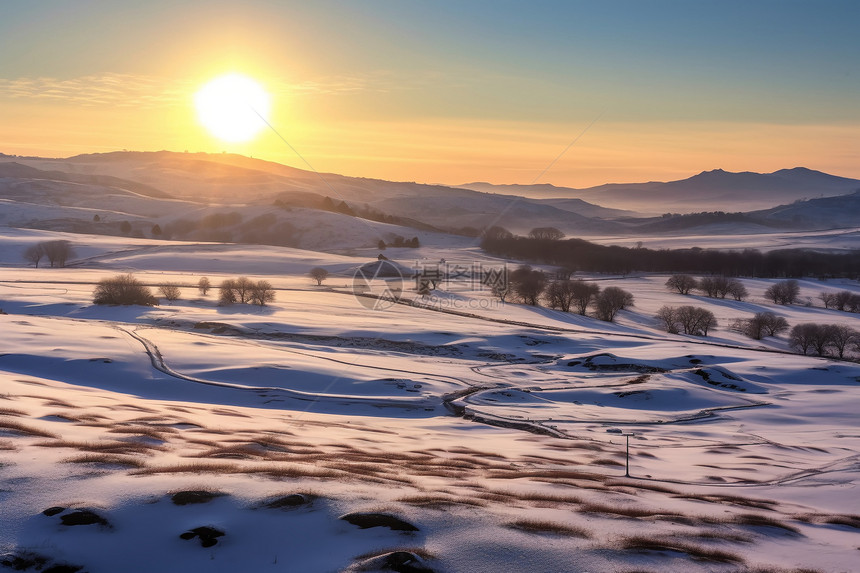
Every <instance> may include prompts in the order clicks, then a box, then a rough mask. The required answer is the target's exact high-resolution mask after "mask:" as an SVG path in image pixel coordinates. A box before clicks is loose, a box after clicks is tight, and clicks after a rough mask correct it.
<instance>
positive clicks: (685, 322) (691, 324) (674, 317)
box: [656, 306, 717, 336]
mask: <svg viewBox="0 0 860 573" xmlns="http://www.w3.org/2000/svg"><path fill="white" fill-rule="evenodd" d="M656 318H657V319H658V320H660V321H661V322H662V323H663V324H664V326H665V328H666V332H669V333H671V334H677V333H678V332H679V331H680V330H683V331H684V334H690V335H693V336H707V335H708V331H709V330H710V329H711V328H714V327H715V326H717V319H716V318H715V317H714V313H712V312H711V311H709V310H707V309H704V308H701V307H699V306H680V307H677V308H675V307H671V306H664V307H662V308H661V309H660V310H659V311H657V315H656Z"/></svg>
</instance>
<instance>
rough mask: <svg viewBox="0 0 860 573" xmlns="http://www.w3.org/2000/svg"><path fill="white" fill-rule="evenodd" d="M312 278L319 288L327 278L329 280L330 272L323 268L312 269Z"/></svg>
mask: <svg viewBox="0 0 860 573" xmlns="http://www.w3.org/2000/svg"><path fill="white" fill-rule="evenodd" d="M309 274H310V275H311V278H312V279H314V280H315V281H317V286H319V285H321V284H322V283H323V281H324V280H326V278H328V271H327V270H325V269H324V268H322V267H314V268H312V269H311V271H310V273H309Z"/></svg>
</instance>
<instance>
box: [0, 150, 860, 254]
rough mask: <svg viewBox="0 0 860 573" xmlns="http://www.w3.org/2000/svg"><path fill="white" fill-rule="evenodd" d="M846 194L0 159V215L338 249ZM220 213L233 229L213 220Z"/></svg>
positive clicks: (827, 204)
mask: <svg viewBox="0 0 860 573" xmlns="http://www.w3.org/2000/svg"><path fill="white" fill-rule="evenodd" d="M858 190H860V180H857V179H849V178H845V177H837V176H834V175H828V174H826V173H822V172H819V171H813V170H810V169H805V168H800V167H798V168H794V169H783V170H780V171H776V172H774V173H766V174H761V173H750V172H745V173H729V172H725V171H722V170H715V171H706V172H703V173H700V174H698V175H695V176H693V177H690V178H688V179H684V180H680V181H670V182H665V183H660V182H651V183H636V184H607V185H601V186H598V187H592V188H589V189H580V190H577V189H571V188H565V187H555V186H552V185H545V184H544V185H491V184H489V183H470V184H468V185H465V186H462V187H449V186H444V185H425V184H420V183H412V182H392V181H384V180H378V179H365V178H358V177H347V176H343V175H337V174H329V173H324V174H318V173H314V172H311V171H306V170H302V169H297V168H294V167H289V166H286V165H281V164H278V163H274V162H270V161H263V160H259V159H253V158H249V157H244V156H241V155H232V154H205V153H175V152H168V151H160V152H114V153H105V154H89V155H79V156H75V157H70V158H66V159H44V158H32V157H27V158H21V157H13V156H4V155H2V154H0V224H6V225H13V226H31V227H42V228H53V229H59V230H74V231H78V232H106V233H113V232H114V231H116V232H118V229H119V223H120V221H122V220H129V221H131V222H132V223H133V227H134V229H135V231H134V232H135V233H138V234H141V233H142V234H143V235H145V236H148V235H147V232H149V229H151V228H153V227H154V226H155V225H158V226H159V227H160V228H163V229H165V231H168V230H173V231H175V232H176V233H178V234H177V235H176V236H177V237H183V238H191V239H194V240H222V239H223V240H228V239H229V238H231V237H232V239H234V240H241V241H248V242H254V241H255V240H256V241H262V242H265V241H269V242H272V241H274V244H290V245H292V246H297V245H303V246H308V247H310V246H313V247H315V248H317V247H318V248H325V247H326V245H328V244H329V243H327V239H326V237H327V236H331V237H334V236H338V237H340V239H339V240H340V242H339V243H337V246H336V247H334V246H333V247H332V248H341V247H342V246H343V245H345V244H349V242H350V241H351V240H353V239H355V241H358V242H360V243H361V244H363V245H365V246H367V245H373V244H376V242H377V241H378V240H379V239H386V237H392V236H397V235H400V236H406V235H407V234H410V235H411V234H416V233H417V232H418V231H421V232H424V233H428V232H430V233H454V234H460V235H465V236H470V235H471V236H475V235H477V234H478V233H480V230H481V229H483V228H485V227H487V226H491V225H500V226H503V227H506V228H508V229H509V230H511V231H513V232H515V233H519V234H525V233H527V232H528V231H529V230H530V229H532V228H534V227H556V228H558V229H560V230H562V231H563V232H564V233H566V234H567V235H569V236H598V235H616V234H617V235H624V234H634V233H638V234H646V233H652V234H663V233H675V232H683V231H689V230H691V229H697V228H707V229H708V231H707V232H722V233H730V232H734V231H733V230H732V229H737V228H740V227H739V226H742V227H744V230H745V231H747V232H755V230H757V229H758V230H768V229H774V228H777V229H810V228H812V229H819V228H821V229H823V228H835V227H844V226H860V192H858ZM225 213H230V214H231V217H232V218H230V217H228V218H226V219H223V217H222V219H223V220H224V221H233V223H231V224H230V225H232V226H230V225H227V224H226V223H225V224H224V226H222V227H218V228H217V229H215V228H214V227H212V225H213V224H214V223H213V221H217V220H221V219H218V216H220V215H219V214H221V215H223V214H225ZM670 213H672V214H670ZM693 213H695V214H693ZM232 214H237V215H235V216H233V215H232ZM655 214H656V215H657V216H656V217H655V216H654V215H655ZM679 214H682V215H679ZM96 215H99V217H97V219H99V220H100V224H99V225H97V226H95V227H94V218H96V217H95V216H96ZM210 215H213V216H215V218H214V219H206V217H209V216H210ZM264 216H265V217H264ZM204 219H206V221H208V222H205V221H204ZM361 219H365V220H366V221H373V222H374V224H373V225H372V226H371V225H368V224H367V223H366V221H365V222H364V223H362V222H361ZM105 221H109V223H108V224H105ZM253 221H257V223H252V222H253ZM263 223H265V225H264V224H263ZM111 225H114V226H116V227H117V228H116V229H113V227H111ZM207 225H208V226H207ZM356 225H358V226H356ZM94 228H97V230H93V229H94ZM350 229H352V230H351V231H348V230H350ZM347 231H348V232H347ZM326 233H328V235H326ZM168 234H169V233H168ZM310 236H313V237H314V239H313V241H311V242H308V237H310ZM225 237H227V238H228V239H224V238H225ZM301 237H304V239H301ZM302 240H305V243H302Z"/></svg>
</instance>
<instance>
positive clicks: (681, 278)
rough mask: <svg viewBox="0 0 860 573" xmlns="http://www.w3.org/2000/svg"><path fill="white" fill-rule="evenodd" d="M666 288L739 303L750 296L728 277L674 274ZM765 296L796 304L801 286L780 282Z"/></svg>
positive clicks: (774, 301)
mask: <svg viewBox="0 0 860 573" xmlns="http://www.w3.org/2000/svg"><path fill="white" fill-rule="evenodd" d="M666 288H668V289H669V290H672V291H677V292H678V294H683V295H688V294H690V293H691V292H692V291H693V290H699V291H701V292H702V294H703V295H705V296H707V297H710V298H726V297H727V296H731V297H732V298H733V299H735V300H737V301H742V300H744V299H745V298H747V296H749V292H748V291H747V289H746V287H745V286H744V284H743V283H742V282H741V281H740V280H738V279H736V278H732V277H726V276H712V277H702V278H701V279H697V278H696V277H693V276H690V275H685V274H674V275H672V276H670V277H669V278H668V279H667V280H666ZM849 294H851V293H849ZM764 296H765V298H767V299H768V300H770V301H772V302H773V303H775V304H781V305H791V304H795V303H796V302H797V301H798V300H799V299H800V285H799V284H798V283H797V281H796V280H794V279H789V280H784V281H779V282H777V283H774V284H772V285H770V287H768V288H767V290H765V291H764ZM822 298H824V295H822ZM828 300H829V299H828ZM840 300H842V299H840ZM827 303H828V301H827V300H826V301H825V306H826V305H827ZM857 305H858V306H860V296H858V297H857Z"/></svg>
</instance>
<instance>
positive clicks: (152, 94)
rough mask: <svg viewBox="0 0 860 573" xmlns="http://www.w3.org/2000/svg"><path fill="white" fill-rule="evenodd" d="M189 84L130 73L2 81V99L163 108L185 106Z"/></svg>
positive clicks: (0, 93)
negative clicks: (177, 105) (180, 104)
mask: <svg viewBox="0 0 860 573" xmlns="http://www.w3.org/2000/svg"><path fill="white" fill-rule="evenodd" d="M190 89H191V86H190V85H189V83H188V82H186V81H182V80H180V81H167V80H166V79H164V78H156V77H150V76H137V75H130V74H103V75H93V76H83V77H79V78H71V79H58V78H46V77H40V78H16V79H5V78H0V98H2V99H35V100H41V101H45V102H48V101H54V102H57V103H61V102H62V103H71V104H75V105H81V106H106V105H107V106H115V107H138V108H139V107H160V106H170V105H174V104H177V103H184V102H186V101H187V100H188V94H189V90H190Z"/></svg>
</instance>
